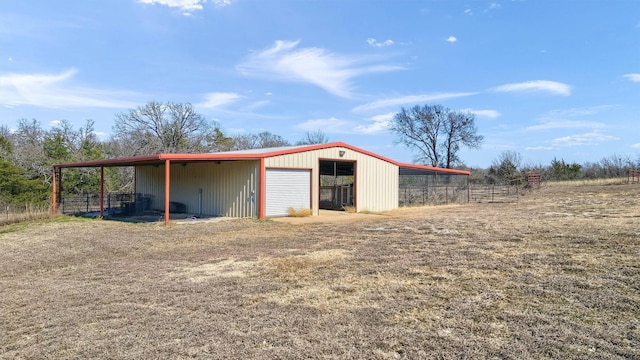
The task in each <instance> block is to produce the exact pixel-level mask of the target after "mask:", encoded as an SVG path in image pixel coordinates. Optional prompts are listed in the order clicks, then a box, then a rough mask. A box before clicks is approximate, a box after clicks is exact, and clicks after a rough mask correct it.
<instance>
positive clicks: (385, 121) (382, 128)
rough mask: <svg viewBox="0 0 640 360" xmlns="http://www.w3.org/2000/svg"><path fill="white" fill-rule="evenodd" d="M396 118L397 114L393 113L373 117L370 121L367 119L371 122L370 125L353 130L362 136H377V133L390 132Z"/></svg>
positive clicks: (359, 126)
mask: <svg viewBox="0 0 640 360" xmlns="http://www.w3.org/2000/svg"><path fill="white" fill-rule="evenodd" d="M394 116H395V113H392V112H391V113H386V114H380V115H376V116H372V117H370V118H369V119H367V120H370V121H371V122H370V123H369V124H366V125H358V126H356V127H354V128H353V131H354V132H356V133H361V134H377V133H382V132H386V131H388V130H389V126H390V124H391V120H393V117H394Z"/></svg>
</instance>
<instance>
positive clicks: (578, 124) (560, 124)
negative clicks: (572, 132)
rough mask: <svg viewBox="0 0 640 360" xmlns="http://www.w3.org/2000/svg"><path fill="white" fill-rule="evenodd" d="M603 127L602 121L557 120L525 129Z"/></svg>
mask: <svg viewBox="0 0 640 360" xmlns="http://www.w3.org/2000/svg"><path fill="white" fill-rule="evenodd" d="M603 127H605V125H604V124H603V123H599V122H593V121H576V120H558V121H545V122H543V123H542V124H539V125H533V126H529V127H527V128H526V130H532V131H533V130H550V129H601V128H603Z"/></svg>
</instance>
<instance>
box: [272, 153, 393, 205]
mask: <svg viewBox="0 0 640 360" xmlns="http://www.w3.org/2000/svg"><path fill="white" fill-rule="evenodd" d="M340 151H344V155H343V156H342V157H340ZM319 159H324V160H336V161H356V208H357V209H356V210H357V211H365V210H368V211H384V210H390V209H394V208H397V207H398V186H399V184H398V180H399V177H398V174H399V168H398V166H397V165H394V164H391V163H389V162H386V161H383V160H380V159H378V158H375V157H373V156H369V155H366V154H363V153H360V152H356V151H353V150H351V149H347V148H343V147H335V148H329V149H320V150H313V151H307V152H302V153H296V154H287V155H280V156H274V157H270V158H266V159H265V167H267V168H290V169H312V177H311V179H312V191H313V193H312V197H311V199H312V201H313V203H312V207H313V211H314V214H315V215H317V214H318V207H319V204H318V198H319V189H320V185H319V176H318V166H319Z"/></svg>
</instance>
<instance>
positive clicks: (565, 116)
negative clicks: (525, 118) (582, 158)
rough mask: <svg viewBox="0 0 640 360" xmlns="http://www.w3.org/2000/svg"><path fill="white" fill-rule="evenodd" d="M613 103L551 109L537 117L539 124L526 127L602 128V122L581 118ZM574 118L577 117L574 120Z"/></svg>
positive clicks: (604, 125)
mask: <svg viewBox="0 0 640 360" xmlns="http://www.w3.org/2000/svg"><path fill="white" fill-rule="evenodd" d="M614 107H615V105H600V106H590V107H581V108H571V109H560V110H551V111H549V112H547V113H545V114H543V115H542V116H540V117H539V118H538V121H539V124H537V125H532V126H529V127H527V128H526V130H528V131H540V130H553V129H602V128H604V127H606V124H605V123H603V122H597V121H588V120H583V119H581V118H584V117H589V116H593V115H597V114H599V113H602V112H604V111H608V110H610V109H611V108H614ZM576 118H578V119H577V120H576Z"/></svg>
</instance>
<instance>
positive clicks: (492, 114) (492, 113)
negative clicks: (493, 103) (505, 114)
mask: <svg viewBox="0 0 640 360" xmlns="http://www.w3.org/2000/svg"><path fill="white" fill-rule="evenodd" d="M460 111H468V112H470V113H472V114H475V115H476V116H479V117H486V118H490V119H495V118H497V117H499V116H500V113H499V112H497V111H496V110H475V109H461V110H460Z"/></svg>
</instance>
